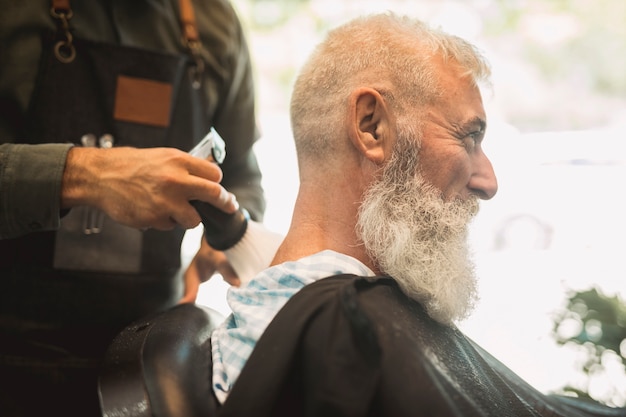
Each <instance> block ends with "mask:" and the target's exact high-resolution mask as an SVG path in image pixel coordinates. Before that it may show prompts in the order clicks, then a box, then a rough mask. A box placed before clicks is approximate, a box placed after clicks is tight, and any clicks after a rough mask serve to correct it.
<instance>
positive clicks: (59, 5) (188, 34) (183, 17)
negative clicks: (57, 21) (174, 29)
mask: <svg viewBox="0 0 626 417" xmlns="http://www.w3.org/2000/svg"><path fill="white" fill-rule="evenodd" d="M178 4H179V8H180V25H181V29H182V32H183V36H184V38H185V43H186V46H188V47H189V48H195V46H192V45H196V44H198V45H199V44H200V35H199V34H198V25H197V23H196V15H195V13H194V9H193V4H192V3H191V0H179V1H178ZM50 6H51V7H52V9H51V11H50V12H51V13H52V15H53V16H54V17H58V15H61V14H63V15H65V16H66V18H67V19H69V18H71V15H72V8H71V6H70V0H50Z"/></svg>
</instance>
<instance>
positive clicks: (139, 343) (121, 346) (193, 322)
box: [98, 304, 223, 417]
mask: <svg viewBox="0 0 626 417" xmlns="http://www.w3.org/2000/svg"><path fill="white" fill-rule="evenodd" d="M222 320H223V316H222V315H221V314H220V313H218V312H217V311H215V310H212V309H209V308H207V307H203V306H199V305H194V304H181V305H177V306H175V307H173V308H172V309H169V310H167V311H164V312H162V313H158V314H155V315H153V316H150V317H146V318H144V319H140V320H138V321H137V322H135V323H133V324H131V325H130V326H128V327H126V328H125V329H124V330H123V331H122V332H121V333H120V334H119V335H118V336H117V337H116V338H115V340H114V341H113V343H112V344H111V346H110V347H109V349H108V351H107V355H106V358H105V363H104V366H103V369H102V372H101V374H100V378H99V381H98V383H99V396H100V406H101V409H102V415H103V416H106V417H144V416H145V417H148V416H155V417H194V416H203V417H211V416H214V415H215V414H216V410H217V406H218V404H219V403H218V402H217V399H216V398H215V396H214V394H213V390H212V389H211V369H212V366H211V365H212V360H211V339H210V335H211V331H212V330H213V329H214V328H215V327H216V326H217V325H219V324H220V323H221V322H222Z"/></svg>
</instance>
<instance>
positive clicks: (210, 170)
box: [187, 157, 223, 182]
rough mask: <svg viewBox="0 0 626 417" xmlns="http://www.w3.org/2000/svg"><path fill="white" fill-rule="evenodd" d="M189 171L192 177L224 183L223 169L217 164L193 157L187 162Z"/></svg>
mask: <svg viewBox="0 0 626 417" xmlns="http://www.w3.org/2000/svg"><path fill="white" fill-rule="evenodd" d="M187 169H188V171H189V173H190V174H191V175H195V176H197V177H201V178H206V179H208V180H211V181H214V182H220V181H222V177H223V173H222V169H221V168H220V167H219V165H217V164H216V163H214V162H210V161H208V160H206V159H199V158H196V157H191V159H190V160H188V161H187Z"/></svg>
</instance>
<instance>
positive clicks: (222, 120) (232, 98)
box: [181, 3, 265, 302]
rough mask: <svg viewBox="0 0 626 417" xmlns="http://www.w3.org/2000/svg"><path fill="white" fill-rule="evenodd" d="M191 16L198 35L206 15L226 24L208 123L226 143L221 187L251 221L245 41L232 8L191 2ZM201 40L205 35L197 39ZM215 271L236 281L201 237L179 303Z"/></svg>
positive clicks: (204, 29) (205, 31) (259, 211)
mask: <svg viewBox="0 0 626 417" xmlns="http://www.w3.org/2000/svg"><path fill="white" fill-rule="evenodd" d="M196 7H197V8H198V13H197V19H198V25H199V27H200V32H201V33H200V35H201V36H209V37H210V32H211V31H212V30H216V29H215V24H214V23H212V22H211V20H212V19H219V21H220V22H229V21H230V22H232V24H230V25H227V24H220V29H222V30H224V31H225V32H224V33H222V36H224V37H226V38H229V39H231V40H232V41H231V42H228V48H229V49H228V50H227V51H226V52H225V55H224V60H223V61H222V63H224V64H225V67H224V68H223V70H224V71H223V73H224V74H226V75H225V80H224V82H223V86H222V87H223V89H222V93H223V94H222V97H221V99H220V101H219V108H218V111H217V115H216V118H215V120H213V123H212V124H213V126H214V127H215V129H216V130H217V131H218V132H219V134H220V136H221V137H222V138H223V139H224V141H225V142H226V159H225V160H224V162H223V163H222V165H221V167H222V170H223V172H224V179H223V181H222V185H223V186H224V187H225V188H226V189H227V190H228V191H230V192H232V193H233V194H235V195H236V196H237V201H238V202H239V204H240V205H241V206H242V207H244V208H245V209H246V210H248V212H249V213H250V217H251V218H252V219H253V220H256V221H259V222H260V221H262V220H263V214H264V212H265V197H264V192H263V188H262V185H261V171H260V169H259V165H258V162H257V158H256V155H255V153H254V149H253V145H254V142H255V141H256V140H257V139H258V137H259V132H258V130H257V125H256V114H255V90H254V80H253V73H252V65H251V60H250V55H249V50H248V45H247V42H246V39H245V36H244V33H243V30H242V27H241V24H240V22H239V20H238V19H237V16H236V15H235V12H234V10H233V9H232V8H224V9H218V10H216V9H212V10H210V11H209V10H205V11H204V12H203V11H202V8H203V7H208V6H206V5H205V4H198V3H196ZM203 44H204V45H209V44H211V43H210V39H205V38H204V37H203ZM216 272H217V273H219V274H221V275H222V277H223V278H224V280H226V281H227V282H228V283H229V284H231V285H239V279H238V277H237V275H236V274H235V272H234V270H233V268H232V266H231V265H230V263H229V262H228V259H227V258H226V255H225V254H224V253H223V252H220V251H216V250H214V249H213V248H211V247H210V246H209V245H208V244H207V243H206V241H205V240H204V239H202V242H201V246H200V250H199V251H198V253H197V254H196V256H195V257H194V258H193V260H192V261H191V264H190V265H189V267H188V269H187V271H186V272H185V294H184V296H183V298H182V299H181V302H193V301H194V300H195V299H196V296H197V293H198V288H199V285H200V283H201V282H204V281H206V280H208V279H209V278H211V276H213V274H215V273H216Z"/></svg>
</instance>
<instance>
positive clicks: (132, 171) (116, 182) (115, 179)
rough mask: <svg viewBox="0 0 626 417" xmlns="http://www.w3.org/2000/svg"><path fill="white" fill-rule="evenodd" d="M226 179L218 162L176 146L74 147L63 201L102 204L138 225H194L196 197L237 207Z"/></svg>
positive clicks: (120, 220) (71, 204) (117, 216)
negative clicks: (226, 186)
mask: <svg viewBox="0 0 626 417" xmlns="http://www.w3.org/2000/svg"><path fill="white" fill-rule="evenodd" d="M221 180H222V171H221V169H220V168H219V166H218V165H217V164H215V163H212V162H209V161H206V160H202V159H199V158H196V157H193V156H191V155H189V154H187V153H186V152H183V151H181V150H178V149H174V148H149V149H137V148H130V147H118V148H111V149H98V148H81V147H74V148H72V149H70V151H69V153H68V156H67V162H66V167H65V172H64V175H63V186H62V191H61V205H62V207H63V208H70V207H74V206H78V205H86V206H92V207H97V208H99V209H101V210H103V211H104V212H105V213H107V214H108V215H109V217H111V218H112V219H113V220H115V221H117V222H118V223H122V224H125V225H127V226H130V227H134V228H138V229H145V228H154V229H158V230H170V229H172V228H174V227H175V226H177V225H178V226H180V227H183V228H186V229H189V228H193V227H195V226H197V225H198V224H199V223H200V216H199V215H198V212H197V211H196V209H194V208H193V206H191V204H189V201H190V200H202V201H206V202H208V203H210V204H212V205H214V206H215V207H217V208H219V209H220V210H222V211H225V212H227V213H232V212H234V211H235V210H236V209H237V207H238V205H237V201H236V199H235V197H234V195H232V194H230V193H229V192H227V191H226V190H225V189H224V187H222V186H221V185H220V184H219V182H220V181H221Z"/></svg>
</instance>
